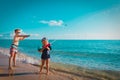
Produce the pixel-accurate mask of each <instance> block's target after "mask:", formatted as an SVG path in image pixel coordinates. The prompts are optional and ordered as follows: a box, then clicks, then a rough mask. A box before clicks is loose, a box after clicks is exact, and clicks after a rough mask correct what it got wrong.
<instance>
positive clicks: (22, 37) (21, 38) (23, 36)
mask: <svg viewBox="0 0 120 80" xmlns="http://www.w3.org/2000/svg"><path fill="white" fill-rule="evenodd" d="M29 36H30V35H18V36H17V37H20V40H23V39H25V38H27V37H29Z"/></svg>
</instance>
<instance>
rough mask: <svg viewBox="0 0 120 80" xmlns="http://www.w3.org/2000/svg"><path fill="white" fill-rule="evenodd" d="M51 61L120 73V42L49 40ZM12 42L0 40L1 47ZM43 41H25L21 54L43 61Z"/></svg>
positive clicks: (21, 45) (22, 43)
mask: <svg viewBox="0 0 120 80" xmlns="http://www.w3.org/2000/svg"><path fill="white" fill-rule="evenodd" d="M49 42H50V43H51V46H52V50H51V51H50V55H51V61H52V62H56V63H62V64H69V65H75V66H80V67H83V68H88V69H97V70H111V71H120V40H49ZM11 44H12V40H10V39H0V47H2V48H10V46H11ZM41 47H42V44H41V40H23V41H20V43H19V48H18V49H19V53H18V54H21V53H22V54H25V55H27V56H30V57H34V58H36V59H38V60H40V59H41V53H40V52H38V48H41Z"/></svg>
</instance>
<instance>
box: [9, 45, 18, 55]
mask: <svg viewBox="0 0 120 80" xmlns="http://www.w3.org/2000/svg"><path fill="white" fill-rule="evenodd" d="M17 48H18V46H17V45H15V44H12V45H11V47H10V53H11V52H16V53H17V52H18V50H17Z"/></svg>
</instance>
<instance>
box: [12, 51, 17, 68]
mask: <svg viewBox="0 0 120 80" xmlns="http://www.w3.org/2000/svg"><path fill="white" fill-rule="evenodd" d="M16 54H17V52H15V53H14V56H13V64H14V65H13V66H14V67H15V66H16Z"/></svg>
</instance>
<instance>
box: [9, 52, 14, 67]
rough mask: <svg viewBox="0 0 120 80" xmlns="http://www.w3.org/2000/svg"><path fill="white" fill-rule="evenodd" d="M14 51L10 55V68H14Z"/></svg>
mask: <svg viewBox="0 0 120 80" xmlns="http://www.w3.org/2000/svg"><path fill="white" fill-rule="evenodd" d="M13 56H14V52H13V51H12V52H10V57H9V69H12V60H13Z"/></svg>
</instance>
